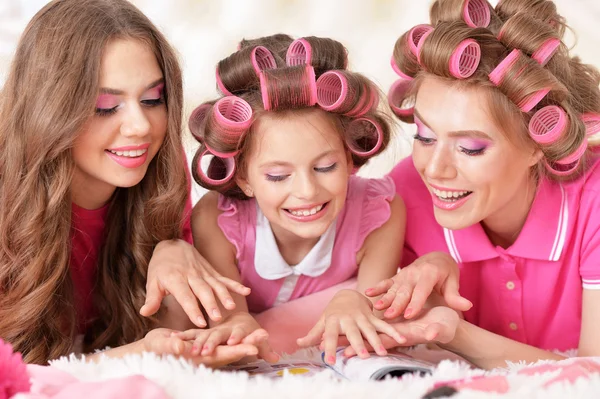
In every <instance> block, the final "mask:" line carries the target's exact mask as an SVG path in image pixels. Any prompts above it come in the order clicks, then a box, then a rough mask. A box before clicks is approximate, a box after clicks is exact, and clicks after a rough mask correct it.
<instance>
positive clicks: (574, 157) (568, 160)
mask: <svg viewBox="0 0 600 399" xmlns="http://www.w3.org/2000/svg"><path fill="white" fill-rule="evenodd" d="M587 147H588V141H587V137H585V138H584V139H583V141H582V142H581V144H580V145H579V147H577V149H576V150H575V151H573V153H572V154H570V155H567V156H566V157H564V158H562V159H559V160H558V161H556V163H557V164H559V165H563V166H564V165H571V164H572V163H573V162H575V161H579V160H580V159H581V157H582V156H583V154H585V151H586V150H587Z"/></svg>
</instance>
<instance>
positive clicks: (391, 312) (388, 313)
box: [384, 308, 394, 316]
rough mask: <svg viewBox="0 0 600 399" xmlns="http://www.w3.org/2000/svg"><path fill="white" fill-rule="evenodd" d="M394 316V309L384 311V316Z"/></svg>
mask: <svg viewBox="0 0 600 399" xmlns="http://www.w3.org/2000/svg"><path fill="white" fill-rule="evenodd" d="M393 314H394V308H388V310H386V311H385V313H384V315H386V316H391V315H393Z"/></svg>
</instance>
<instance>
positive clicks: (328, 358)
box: [327, 356, 335, 364]
mask: <svg viewBox="0 0 600 399" xmlns="http://www.w3.org/2000/svg"><path fill="white" fill-rule="evenodd" d="M327 362H328V363H331V364H333V363H335V356H328V357H327Z"/></svg>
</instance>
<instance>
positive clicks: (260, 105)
mask: <svg viewBox="0 0 600 399" xmlns="http://www.w3.org/2000/svg"><path fill="white" fill-rule="evenodd" d="M302 40H303V41H304V42H305V43H307V45H308V46H310V49H311V51H310V53H311V59H310V62H309V65H308V66H307V65H304V64H301V65H298V64H297V65H289V64H288V63H286V54H287V53H288V50H289V48H290V44H292V39H291V38H290V37H289V36H288V35H284V34H278V35H273V36H268V37H264V38H259V39H254V40H243V41H242V42H241V43H240V48H239V50H238V51H237V52H235V53H233V54H232V55H230V56H229V57H227V58H226V59H224V60H221V61H220V62H219V63H218V65H217V74H218V76H219V77H220V79H221V82H222V89H225V90H226V91H227V92H229V93H230V94H233V95H235V96H238V97H239V98H241V99H243V100H245V101H246V102H247V103H248V104H249V105H250V107H251V108H252V124H251V126H250V128H249V129H248V131H246V132H245V133H244V134H242V135H240V136H239V139H237V140H232V139H231V138H232V136H231V135H228V134H227V132H224V131H223V129H219V128H218V125H215V123H214V120H213V118H212V114H211V112H212V108H213V104H214V103H215V101H210V102H207V103H204V104H202V105H200V106H199V107H198V108H197V109H196V111H194V113H193V114H192V117H191V120H190V131H191V132H192V134H193V136H194V137H195V138H196V139H197V140H198V141H199V142H200V147H199V148H198V151H197V152H196V155H195V157H194V160H193V162H192V175H193V177H194V179H195V180H196V181H197V182H198V183H199V184H200V185H202V186H203V187H205V188H208V189H211V190H216V191H219V192H220V193H222V194H223V195H226V196H230V197H234V198H239V199H247V198H248V197H246V195H245V194H244V193H243V191H242V190H241V189H240V188H239V187H238V186H237V184H236V179H235V175H234V178H231V179H228V180H227V181H224V182H223V183H220V182H219V183H215V182H214V181H209V180H207V179H206V178H204V177H203V174H202V173H199V168H200V166H199V161H200V160H201V158H202V156H203V154H204V153H205V152H206V151H209V152H216V153H221V154H233V153H235V154H236V155H235V156H234V162H235V164H236V165H237V169H236V171H235V174H236V175H241V176H243V174H244V173H245V168H246V160H247V159H248V154H249V152H250V151H251V144H252V137H253V136H254V134H253V129H255V128H256V126H257V125H256V123H254V122H255V121H256V120H258V119H260V118H261V116H262V115H264V114H265V113H267V112H268V113H269V115H271V116H274V117H277V118H285V117H286V115H288V114H289V113H294V112H305V110H310V109H315V110H316V109H320V110H321V112H326V113H327V115H328V117H329V118H330V119H331V122H332V124H333V126H335V127H336V129H337V130H338V131H339V132H340V134H341V136H342V139H343V141H344V143H345V145H348V143H357V144H358V145H359V146H361V147H368V146H369V145H372V143H370V142H369V138H368V137H367V135H368V134H369V133H370V132H368V131H366V130H367V129H366V128H363V127H362V126H361V125H360V123H355V124H353V122H354V121H356V120H357V117H358V116H360V117H367V118H370V119H371V120H374V121H376V123H377V124H378V125H379V126H380V127H381V133H382V134H381V136H382V143H381V147H380V148H379V149H378V150H377V151H376V152H374V153H373V154H369V155H366V156H363V155H360V154H358V155H357V154H356V153H353V152H351V151H349V152H350V153H351V154H352V160H353V163H354V166H355V168H359V167H360V166H362V165H364V164H365V163H366V162H367V161H368V160H369V159H370V158H371V157H372V156H375V155H377V154H379V153H381V152H382V151H383V150H384V149H385V148H386V147H387V145H388V143H389V141H390V125H389V121H388V120H387V119H386V118H385V116H384V115H383V114H382V113H380V112H379V111H378V110H377V103H378V99H379V91H378V89H377V88H376V86H375V85H374V83H373V82H371V81H370V80H369V79H367V78H366V77H364V76H362V75H360V74H358V73H354V72H351V71H348V70H347V69H346V65H347V51H346V48H345V47H344V46H343V45H342V44H341V43H339V42H337V41H335V40H332V39H328V38H319V37H312V36H310V37H304V38H302ZM292 45H293V44H292ZM305 45H306V44H305ZM258 46H262V48H261V47H258ZM256 48H259V50H260V52H261V53H262V54H263V55H264V54H265V53H267V54H270V55H271V56H272V60H271V61H270V64H271V68H266V69H263V70H262V71H260V72H258V71H257V70H256V65H253V63H252V62H251V55H252V54H253V51H255V49H256ZM325 73H335V74H337V75H336V76H337V77H333V79H338V78H339V77H340V76H341V79H344V81H345V82H346V83H347V86H348V95H347V96H346V100H345V101H343V102H342V105H341V106H339V107H337V108H336V109H333V108H332V109H331V110H328V111H324V110H322V109H321V108H319V107H318V106H315V105H314V103H311V101H310V98H311V93H312V95H315V93H314V87H313V88H312V90H313V91H311V84H313V85H314V82H315V79H318V78H319V77H321V76H323V74H325ZM261 81H262V89H261ZM224 94H228V93H224ZM374 97H376V98H374ZM357 109H359V110H360V109H362V110H363V111H364V112H360V111H359V112H357V111H356V110H357ZM200 114H201V115H202V116H205V115H206V117H204V118H203V119H202V121H200V120H199V119H197V118H196V116H197V115H200ZM357 126H358V127H357ZM355 127H357V128H355ZM369 137H370V136H369ZM225 161H227V159H225V160H223V159H221V158H219V157H218V156H216V157H214V158H213V159H212V160H211V161H210V165H209V167H208V174H210V175H213V176H216V177H217V178H219V177H224V176H225V175H226V167H225Z"/></svg>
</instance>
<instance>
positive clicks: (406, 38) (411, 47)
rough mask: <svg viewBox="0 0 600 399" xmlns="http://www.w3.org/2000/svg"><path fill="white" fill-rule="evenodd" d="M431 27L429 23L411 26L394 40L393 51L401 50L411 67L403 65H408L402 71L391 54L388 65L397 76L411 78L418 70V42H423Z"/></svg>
mask: <svg viewBox="0 0 600 399" xmlns="http://www.w3.org/2000/svg"><path fill="white" fill-rule="evenodd" d="M432 30H433V27H432V26H431V25H426V24H421V25H417V26H415V27H413V28H412V29H411V30H409V31H408V32H406V33H405V34H404V35H402V36H401V37H400V39H398V41H397V42H396V46H395V49H394V53H396V52H397V51H401V52H402V53H404V56H403V57H402V58H403V59H405V58H408V59H407V61H408V62H409V63H412V67H410V66H409V65H405V66H404V67H409V68H407V69H410V70H407V71H403V70H402V69H403V68H401V67H400V66H399V65H398V64H397V63H396V60H395V56H394V55H392V58H391V60H390V65H391V66H392V69H393V70H394V72H396V74H397V75H398V76H400V77H401V78H402V79H406V80H411V79H413V77H414V75H415V74H416V73H417V72H418V68H419V65H418V63H419V58H418V57H419V50H420V47H419V44H420V43H422V42H423V40H424V39H425V38H426V37H427V35H429V33H431V31H432Z"/></svg>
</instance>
